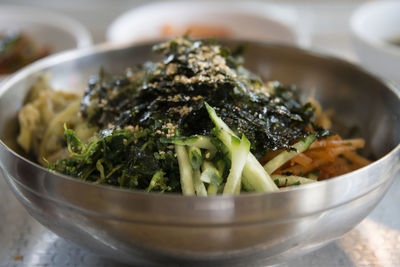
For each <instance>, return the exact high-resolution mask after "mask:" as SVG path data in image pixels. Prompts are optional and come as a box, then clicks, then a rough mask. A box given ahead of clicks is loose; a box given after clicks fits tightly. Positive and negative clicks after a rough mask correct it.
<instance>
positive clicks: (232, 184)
mask: <svg viewBox="0 0 400 267" xmlns="http://www.w3.org/2000/svg"><path fill="white" fill-rule="evenodd" d="M231 146H232V154H231V157H232V164H231V170H230V172H229V175H228V178H227V180H226V184H225V187H224V191H223V194H224V195H233V194H238V193H239V192H240V188H241V185H240V184H241V177H242V172H243V168H244V165H245V163H246V160H247V156H248V155H249V152H250V142H249V140H247V138H246V137H245V136H244V135H243V136H242V139H241V140H239V139H238V138H236V137H235V136H233V135H232V136H231Z"/></svg>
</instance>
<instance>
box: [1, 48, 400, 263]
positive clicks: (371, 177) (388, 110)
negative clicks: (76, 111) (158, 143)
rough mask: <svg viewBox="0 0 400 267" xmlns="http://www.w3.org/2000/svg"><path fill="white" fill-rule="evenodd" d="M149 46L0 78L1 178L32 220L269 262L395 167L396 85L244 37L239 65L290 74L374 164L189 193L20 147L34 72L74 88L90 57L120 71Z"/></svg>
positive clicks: (312, 238) (362, 207)
mask: <svg viewBox="0 0 400 267" xmlns="http://www.w3.org/2000/svg"><path fill="white" fill-rule="evenodd" d="M238 43H240V42H238V41H235V42H228V44H230V45H235V44H238ZM151 57H152V56H151V45H149V44H142V45H135V46H112V45H103V46H99V47H94V48H89V49H86V50H80V51H72V52H66V53H63V54H59V55H54V56H52V57H50V58H47V59H44V60H41V61H39V62H37V63H35V64H33V65H31V66H29V67H27V68H25V69H23V70H21V71H19V72H18V73H17V74H15V75H14V76H13V77H11V78H10V79H9V80H8V81H6V82H5V83H4V84H3V85H2V88H1V89H0V94H1V95H0V129H1V142H0V160H1V168H2V171H3V172H4V176H5V178H6V180H7V182H8V184H9V185H10V188H11V189H12V190H13V191H14V193H15V194H16V196H17V197H18V198H19V200H20V201H21V202H22V203H23V204H24V206H25V207H26V208H27V210H28V211H29V212H30V214H31V215H32V216H33V217H35V218H36V219H37V220H38V221H39V222H41V223H42V224H43V225H45V226H46V227H48V228H49V229H51V230H52V231H54V232H55V233H57V234H58V235H60V236H62V237H64V238H67V239H70V240H72V241H74V242H76V243H78V244H80V245H81V246H84V247H87V248H90V249H91V250H93V251H95V252H97V253H99V254H101V255H103V256H106V257H109V258H113V259H116V260H119V261H123V262H127V263H132V264H138V265H139V266H142V265H150V264H162V265H164V266H165V265H167V264H168V263H170V264H171V265H173V264H177V263H181V264H185V263H189V262H190V263H191V264H193V265H207V264H210V263H212V264H217V265H218V266H235V265H242V266H244V265H246V266H250V265H254V266H258V265H265V264H275V263H279V262H283V261H285V260H287V259H289V258H290V257H294V256H296V255H301V254H304V253H306V252H308V251H311V250H313V249H316V248H318V247H320V246H322V245H324V244H325V243H327V242H329V241H330V240H333V239H336V238H338V237H340V236H341V235H343V234H344V233H346V232H347V231H349V230H350V229H352V228H353V227H354V226H355V225H356V224H358V223H359V222H360V221H361V220H362V219H363V218H365V217H366V216H367V215H368V214H369V212H370V211H371V210H372V209H373V208H374V207H375V206H376V204H377V203H378V202H379V200H380V199H381V198H382V197H383V195H384V194H385V192H386V191H387V189H388V187H389V186H390V184H391V182H392V180H393V178H394V176H395V175H396V173H397V171H398V168H399V166H400V165H399V156H400V151H399V147H398V143H399V139H400V122H399V119H400V108H399V107H400V100H399V93H398V92H397V91H395V90H394V89H393V88H389V87H387V86H386V85H385V84H383V83H382V82H381V81H379V80H377V79H375V78H374V77H372V76H370V75H369V74H367V73H365V72H363V71H362V70H360V69H359V68H357V67H356V66H353V65H351V64H349V63H346V62H343V61H341V60H338V59H333V58H328V57H324V56H322V55H318V54H313V53H311V52H307V51H304V50H300V49H298V48H292V47H285V46H274V45H267V44H262V43H251V47H250V49H249V50H248V52H247V54H246V62H247V63H246V64H247V67H248V68H249V69H251V70H253V71H255V72H256V73H259V74H260V75H261V76H263V77H264V78H265V79H274V80H275V79H276V80H280V81H282V82H283V83H285V84H296V85H297V86H298V87H300V88H304V90H305V91H304V94H305V95H306V96H310V95H313V96H314V97H315V98H316V99H318V100H319V101H320V102H321V104H322V105H323V106H324V107H326V108H333V109H334V110H335V122H336V125H338V128H340V129H338V130H339V132H342V133H343V131H346V129H347V128H348V127H350V126H353V125H357V126H359V128H360V133H361V136H362V137H363V138H364V139H365V140H366V143H367V148H366V151H365V152H366V153H367V154H373V155H374V156H375V157H376V158H377V160H376V161H375V162H374V163H372V164H371V165H369V166H367V167H364V168H362V169H359V170H357V171H354V172H352V173H349V174H346V175H343V176H340V177H336V178H333V179H331V180H327V181H322V182H318V183H315V184H310V185H304V186H301V187H297V188H292V189H289V190H286V191H282V192H278V193H270V194H245V195H240V196H234V197H233V196H218V197H209V198H197V197H186V196H180V195H162V194H147V193H143V192H135V191H128V190H123V189H119V188H113V187H107V186H99V185H93V184H89V183H85V182H82V181H78V180H76V179H73V178H70V177H67V176H63V175H59V174H56V173H53V172H49V171H47V170H46V169H44V168H42V167H40V166H39V165H37V164H35V163H33V162H31V161H29V160H27V159H26V158H24V156H23V155H22V154H21V153H20V150H19V149H18V147H17V146H16V144H15V136H16V132H17V124H16V114H17V112H18V110H19V109H20V108H21V105H22V103H23V99H24V96H25V95H26V93H27V90H28V89H29V86H30V85H31V84H32V83H34V82H35V80H36V79H37V77H38V75H41V74H43V73H46V72H50V73H51V74H52V75H51V78H50V83H51V84H52V85H53V87H55V88H63V89H65V88H84V86H85V84H86V82H87V79H88V76H89V75H90V74H93V73H96V72H97V71H98V69H99V67H100V66H103V67H104V68H105V69H107V70H109V71H111V72H120V71H122V70H124V69H125V68H126V67H128V66H132V65H133V64H136V63H140V62H143V61H145V60H148V59H151Z"/></svg>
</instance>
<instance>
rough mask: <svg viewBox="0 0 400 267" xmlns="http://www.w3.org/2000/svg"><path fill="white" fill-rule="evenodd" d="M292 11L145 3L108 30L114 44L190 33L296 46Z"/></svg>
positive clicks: (198, 3)
mask: <svg viewBox="0 0 400 267" xmlns="http://www.w3.org/2000/svg"><path fill="white" fill-rule="evenodd" d="M299 19H300V18H299V16H298V14H297V12H296V10H295V9H293V8H290V7H288V6H286V7H282V6H277V5H274V4H271V3H257V2H230V3H229V4H227V2H221V1H186V2H182V1H168V2H156V3H147V4H145V5H142V6H139V7H135V8H133V9H131V10H128V11H126V12H125V13H123V14H122V15H120V16H119V17H117V18H116V19H115V20H114V21H113V22H112V23H111V24H110V26H109V27H108V29H107V34H106V38H107V41H109V42H114V43H123V42H125V43H126V42H130V43H138V42H143V41H154V40H161V39H168V38H172V37H176V36H181V35H183V34H185V33H189V34H190V35H191V36H195V37H202V38H204V37H219V38H230V39H240V40H253V41H263V42H273V43H284V44H292V45H299V44H300V36H299V35H298V33H297V32H296V30H295V29H296V26H297V23H298V20H299Z"/></svg>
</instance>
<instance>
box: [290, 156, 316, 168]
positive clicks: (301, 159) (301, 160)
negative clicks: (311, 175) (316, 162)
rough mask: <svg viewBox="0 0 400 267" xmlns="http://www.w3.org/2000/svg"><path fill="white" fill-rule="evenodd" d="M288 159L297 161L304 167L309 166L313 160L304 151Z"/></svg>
mask: <svg viewBox="0 0 400 267" xmlns="http://www.w3.org/2000/svg"><path fill="white" fill-rule="evenodd" d="M290 161H291V163H293V164H295V163H298V164H300V165H302V166H304V167H309V166H310V165H311V163H312V161H313V160H312V159H311V158H310V157H308V156H306V155H305V154H304V153H300V154H298V155H297V156H295V157H294V158H292V159H291V160H290Z"/></svg>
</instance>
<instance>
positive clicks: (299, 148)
mask: <svg viewBox="0 0 400 267" xmlns="http://www.w3.org/2000/svg"><path fill="white" fill-rule="evenodd" d="M315 137H316V135H315V134H310V135H309V136H307V137H306V138H304V139H302V140H300V141H299V142H297V143H296V144H294V145H293V149H295V150H294V151H283V152H281V153H279V154H278V155H277V156H275V157H274V158H273V159H271V160H270V161H268V162H267V163H266V164H265V165H264V169H265V170H266V171H267V173H269V174H271V173H273V172H274V171H276V170H277V169H279V167H281V166H282V165H283V164H285V163H286V162H288V161H289V160H290V159H292V158H293V157H294V156H296V155H297V154H300V153H302V152H304V151H306V150H307V149H308V148H309V147H310V145H311V144H312V142H314V140H315Z"/></svg>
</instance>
